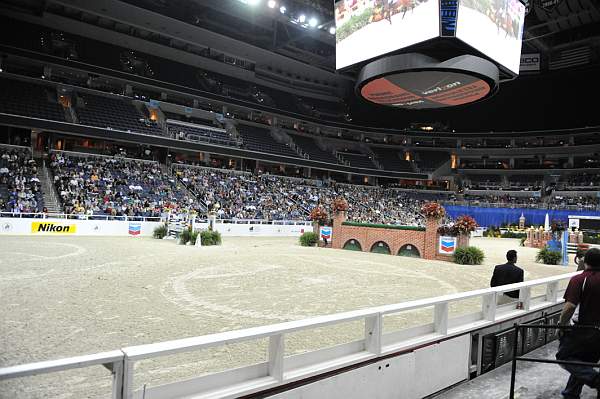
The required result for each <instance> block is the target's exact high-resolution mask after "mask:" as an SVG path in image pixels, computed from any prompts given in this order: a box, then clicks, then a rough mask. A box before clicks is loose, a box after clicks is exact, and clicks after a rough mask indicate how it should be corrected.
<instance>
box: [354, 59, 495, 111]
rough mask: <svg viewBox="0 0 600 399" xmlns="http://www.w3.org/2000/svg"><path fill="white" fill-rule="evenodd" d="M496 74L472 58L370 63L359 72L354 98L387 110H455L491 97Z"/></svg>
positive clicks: (488, 65)
mask: <svg viewBox="0 0 600 399" xmlns="http://www.w3.org/2000/svg"><path fill="white" fill-rule="evenodd" d="M498 73H499V72H498V68H497V67H496V65H495V64H493V63H492V62H491V61H489V60H487V59H484V58H481V57H476V56H473V55H462V56H459V57H455V58H451V59H449V60H446V61H443V62H440V61H439V60H437V59H435V58H432V57H427V56H425V55H423V54H418V53H407V54H400V55H393V56H388V57H384V58H381V59H379V60H376V61H372V62H370V63H369V64H367V65H366V66H365V67H364V68H363V69H362V70H361V73H360V75H359V77H358V82H357V85H356V94H357V95H358V96H359V97H361V98H362V99H364V100H366V101H368V102H370V103H373V104H377V105H381V106H386V107H394V108H404V109H428V108H444V107H454V106H457V105H464V104H469V103H472V102H475V101H479V100H482V99H484V98H487V97H489V96H490V95H492V94H494V92H495V91H496V89H497V86H498Z"/></svg>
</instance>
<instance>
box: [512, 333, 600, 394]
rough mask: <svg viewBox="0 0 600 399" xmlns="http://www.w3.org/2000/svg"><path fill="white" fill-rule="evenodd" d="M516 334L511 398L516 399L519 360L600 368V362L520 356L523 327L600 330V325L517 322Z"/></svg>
mask: <svg viewBox="0 0 600 399" xmlns="http://www.w3.org/2000/svg"><path fill="white" fill-rule="evenodd" d="M514 328H515V336H514V341H513V356H512V368H511V373H510V393H509V399H515V384H516V377H517V362H530V363H547V364H558V365H566V366H586V367H594V368H600V363H591V362H579V361H573V360H551V359H539V358H534V357H526V356H518V355H517V354H518V349H519V348H518V346H519V331H520V330H521V329H524V330H527V329H542V328H544V329H554V330H591V329H594V330H599V331H600V327H599V326H585V325H576V326H571V325H569V326H562V325H554V324H533V325H530V324H518V323H515V325H514Z"/></svg>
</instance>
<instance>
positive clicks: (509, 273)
mask: <svg viewBox="0 0 600 399" xmlns="http://www.w3.org/2000/svg"><path fill="white" fill-rule="evenodd" d="M506 260H507V261H508V262H506V263H505V264H503V265H498V266H496V267H495V268H494V274H493V275H492V281H491V283H490V286H492V287H498V286H500V285H507V284H515V283H521V282H523V269H521V268H520V267H518V266H517V265H515V263H517V251H515V250H514V249H511V250H510V251H508V252H507V253H506ZM518 299H519V291H510V292H505V293H504V294H503V295H502V297H500V299H499V300H498V304H499V305H503V304H505V303H510V302H514V301H516V300H518Z"/></svg>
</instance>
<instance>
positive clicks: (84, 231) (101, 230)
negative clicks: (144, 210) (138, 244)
mask: <svg viewBox="0 0 600 399" xmlns="http://www.w3.org/2000/svg"><path fill="white" fill-rule="evenodd" d="M161 224H162V222H134V221H125V220H78V219H41V218H40V219H28V218H0V235H2V234H5V235H9V234H14V235H45V236H48V235H60V236H69V235H71V236H131V237H137V236H146V237H147V236H151V235H152V233H153V231H154V229H155V228H156V227H157V226H159V225H161Z"/></svg>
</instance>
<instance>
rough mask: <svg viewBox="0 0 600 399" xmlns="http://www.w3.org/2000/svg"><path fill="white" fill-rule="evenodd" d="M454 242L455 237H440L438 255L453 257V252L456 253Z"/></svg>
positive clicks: (455, 240)
mask: <svg viewBox="0 0 600 399" xmlns="http://www.w3.org/2000/svg"><path fill="white" fill-rule="evenodd" d="M456 242H457V239H456V237H446V236H440V243H439V245H438V253H439V254H441V255H453V254H454V251H456Z"/></svg>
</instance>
